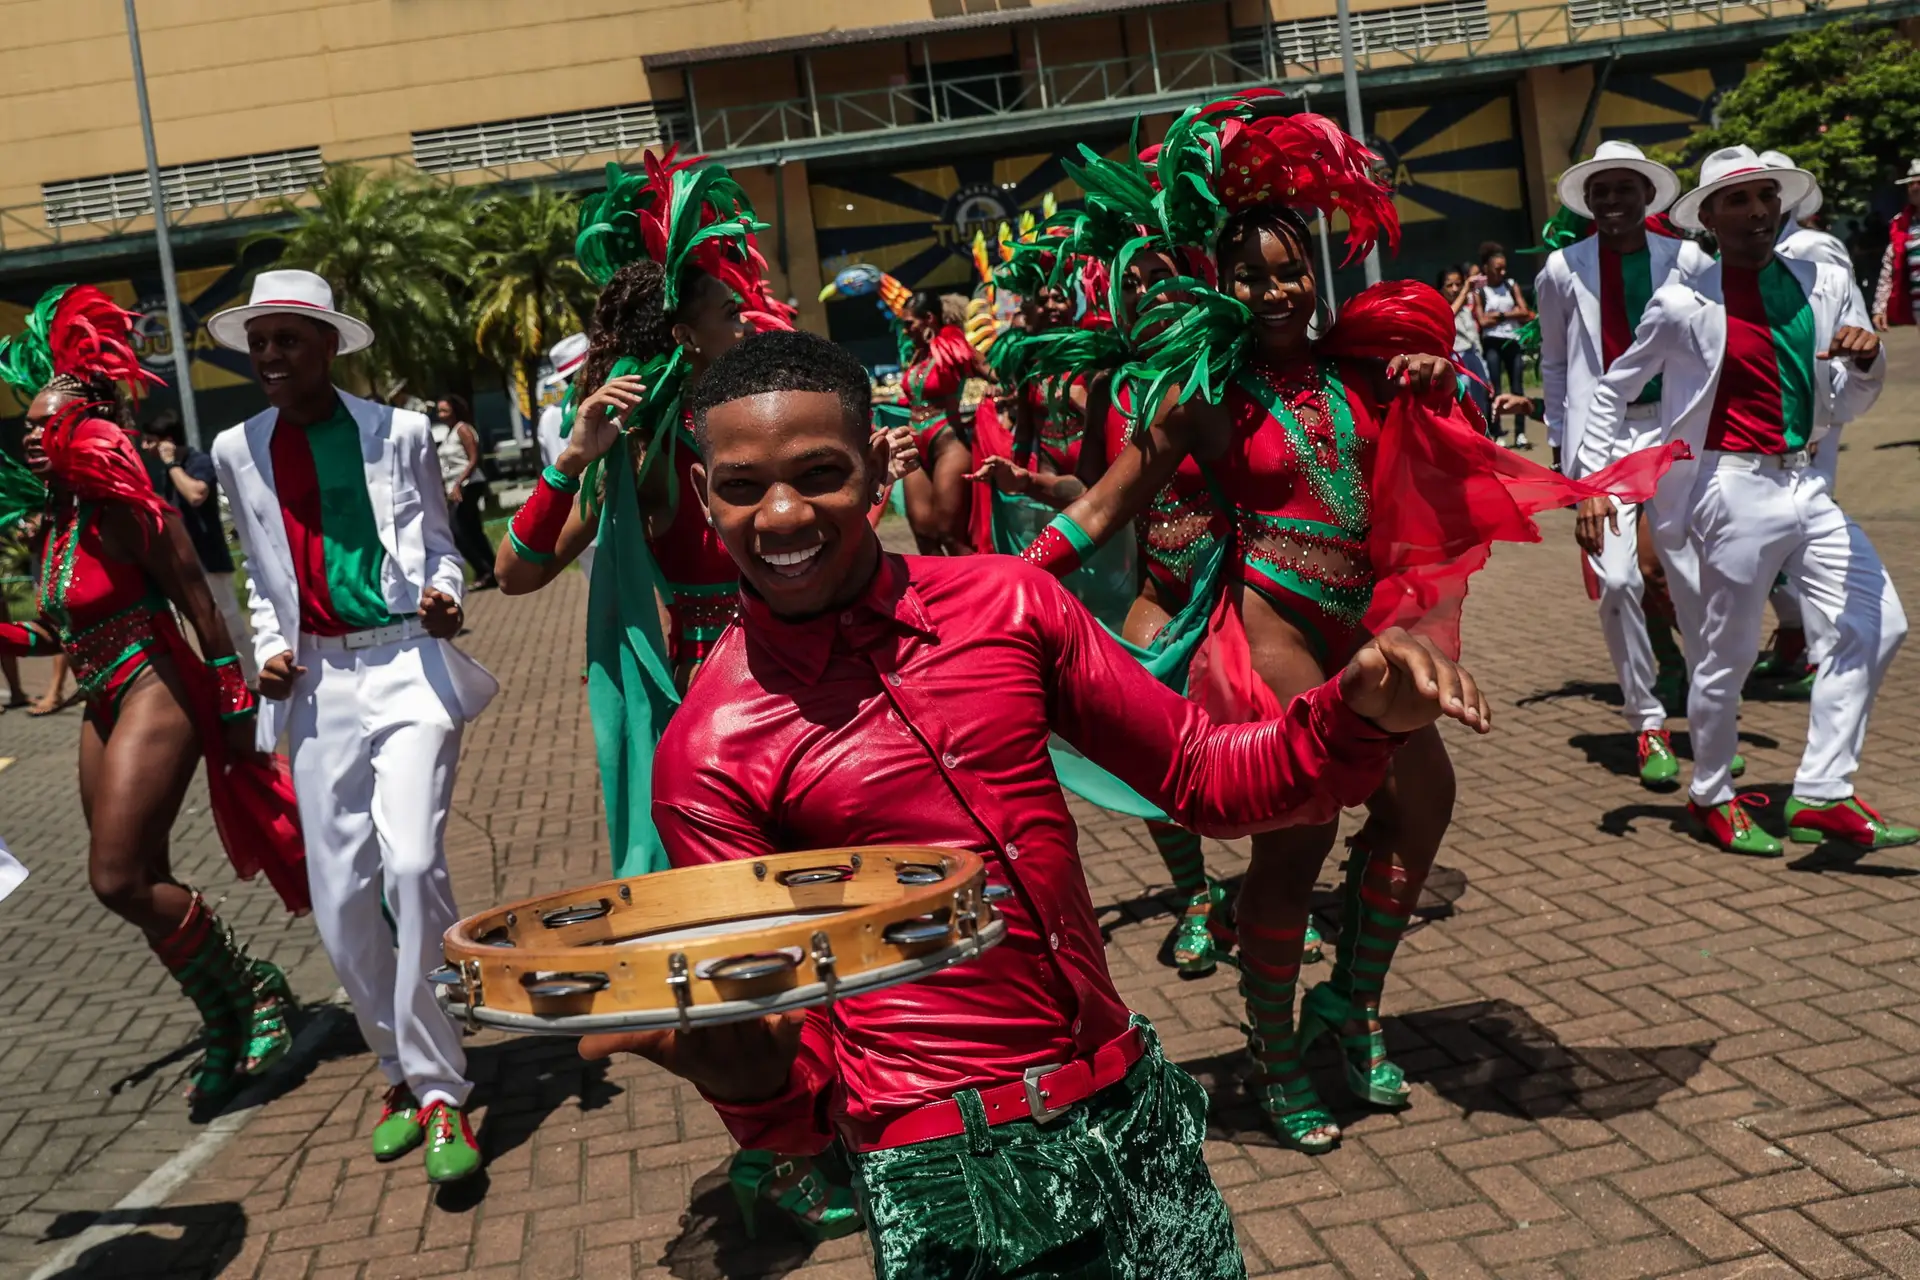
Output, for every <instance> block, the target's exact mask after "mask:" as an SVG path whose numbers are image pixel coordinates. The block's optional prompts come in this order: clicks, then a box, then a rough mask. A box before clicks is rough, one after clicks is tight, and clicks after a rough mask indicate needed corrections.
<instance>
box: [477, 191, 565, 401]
mask: <svg viewBox="0 0 1920 1280" xmlns="http://www.w3.org/2000/svg"><path fill="white" fill-rule="evenodd" d="M579 222H580V203H579V201H578V200H577V199H575V198H574V197H572V196H568V195H565V194H562V193H560V192H558V191H554V190H553V189H551V188H548V187H533V188H531V189H529V190H527V191H524V192H498V193H495V194H493V195H489V196H486V197H484V198H483V199H482V200H480V202H479V203H478V206H477V208H476V209H475V211H474V217H473V233H472V239H473V246H474V249H473V257H472V260H471V263H470V265H469V269H468V272H467V278H468V280H469V281H470V284H471V288H472V291H473V297H472V301H471V303H470V314H471V319H472V329H473V343H474V346H475V347H476V348H477V349H478V350H479V352H480V354H481V355H483V356H485V357H486V358H487V359H488V360H489V361H490V362H491V363H492V364H493V365H494V366H495V367H496V368H498V369H500V370H501V372H502V373H504V374H506V375H507V379H508V383H509V385H510V386H511V385H512V384H513V382H514V381H515V378H514V374H515V373H518V375H519V379H518V380H519V383H520V386H519V391H520V392H521V394H523V395H524V396H527V397H529V398H530V397H531V395H532V392H533V388H534V385H535V383H536V382H537V380H538V378H539V376H540V362H541V361H542V360H544V359H545V358H546V354H547V350H548V348H550V347H551V346H552V345H553V344H554V343H556V342H558V341H559V340H560V339H561V338H564V337H565V336H566V335H568V334H569V333H575V332H578V331H579V330H581V329H583V328H585V327H586V323H585V321H586V317H587V316H588V315H589V314H590V313H591V312H592V310H593V303H594V298H595V295H596V293H597V291H596V290H595V289H594V287H593V285H592V283H591V282H589V281H588V280H587V277H586V276H585V275H584V274H582V272H581V270H580V264H579V263H577V262H575V261H574V257H573V240H574V234H575V233H576V232H577V231H578V229H579ZM522 407H523V408H524V409H526V410H527V411H528V412H529V413H531V412H532V411H533V410H532V406H531V405H528V404H523V406H522Z"/></svg>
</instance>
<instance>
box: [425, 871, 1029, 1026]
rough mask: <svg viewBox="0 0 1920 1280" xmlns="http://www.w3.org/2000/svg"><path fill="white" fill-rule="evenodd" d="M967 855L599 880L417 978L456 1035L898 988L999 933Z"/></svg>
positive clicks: (803, 1001) (665, 1020)
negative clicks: (430, 988) (473, 1028)
mask: <svg viewBox="0 0 1920 1280" xmlns="http://www.w3.org/2000/svg"><path fill="white" fill-rule="evenodd" d="M994 888H995V889H997V890H999V893H995V894H992V895H989V893H988V886H987V878H986V868H985V865H984V864H983V863H982V862H981V860H980V856H979V855H978V854H975V853H969V852H966V851H965V850H960V849H935V848H917V847H913V846H885V847H877V848H865V849H822V850H818V851H815V852H811V853H781V854H773V855H770V856H768V857H764V858H753V859H742V860H740V861H737V862H717V863H713V864H710V865H707V866H700V867H684V868H681V869H679V870H676V871H660V872H655V873H654V874H652V875H647V876H632V877H629V878H627V879H625V880H609V881H607V882H606V883H604V884H597V885H593V886H590V887H588V888H584V889H575V890H571V891H569V892H566V893H555V894H547V895H545V896H544V897H539V898H529V899H527V900H526V901H524V902H515V903H510V904H508V905H507V906H504V907H495V908H494V909H492V910H491V911H483V912H481V913H480V914H479V915H475V916H469V917H468V918H467V919H465V920H462V921H461V922H460V923H459V924H456V925H455V926H453V928H451V929H449V930H447V936H446V954H447V965H446V967H445V968H443V969H437V970H435V971H434V972H433V973H431V974H429V975H428V978H429V980H430V981H432V982H435V983H437V984H438V985H439V986H440V988H441V991H442V993H443V995H444V997H445V1000H446V1004H447V1008H448V1010H449V1012H451V1013H452V1014H453V1015H454V1016H455V1017H460V1018H465V1019H466V1020H467V1022H468V1023H469V1024H470V1025H483V1026H491V1027H500V1028H502V1029H504V1030H508V1031H520V1032H531V1033H534V1034H545V1035H584V1034H586V1033H588V1032H596V1031H642V1030H650V1029H655V1028H661V1027H680V1028H683V1029H684V1028H692V1027H696V1026H704V1025H713V1024H717V1023H722V1022H737V1021H741V1020H743V1019H747V1018H755V1017H759V1016H761V1015H763V1014H768V1013H777V1012H779V1011H780V1010H783V1009H800V1008H805V1007H808V1006H810V1005H819V1004H826V1003H829V1002H831V1001H833V1000H836V999H839V998H841V997H844V996H853V995H861V994H863V993H865V992H868V991H877V990H879V989H880V988H882V987H890V986H893V985H894V984H895V983H900V982H911V981H913V980H914V979H916V978H921V977H924V976H926V975H927V974H929V973H933V972H934V971H936V970H939V969H944V968H946V967H947V966H948V965H951V964H959V963H960V962H961V961H963V960H970V959H972V958H973V957H974V956H977V955H979V954H980V953H981V952H982V951H985V950H986V949H987V948H988V947H991V946H993V945H994V944H996V943H998V942H999V941H1000V940H1001V939H1002V938H1004V937H1005V936H1006V932H1007V925H1006V921H1004V920H1002V919H1001V918H1000V916H999V913H998V912H996V911H995V910H994V909H993V907H992V906H991V905H990V904H989V901H988V899H989V897H990V896H993V897H997V896H999V894H1000V893H1004V892H1006V890H1005V888H1004V887H1003V886H994Z"/></svg>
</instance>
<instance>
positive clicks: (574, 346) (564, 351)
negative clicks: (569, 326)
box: [547, 333, 587, 378]
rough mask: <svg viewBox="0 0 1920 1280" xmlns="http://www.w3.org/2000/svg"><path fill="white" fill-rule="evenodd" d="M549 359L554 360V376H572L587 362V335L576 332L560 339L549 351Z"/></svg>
mask: <svg viewBox="0 0 1920 1280" xmlns="http://www.w3.org/2000/svg"><path fill="white" fill-rule="evenodd" d="M547 359H549V360H551V361H553V376H554V377H556V378H571V377H572V376H573V375H574V374H576V373H578V372H579V371H580V366H581V365H583V364H585V363H586V362H587V335H586V334H584V333H574V334H569V335H567V336H566V337H564V338H562V339H560V341H558V342H556V343H554V344H553V349H552V350H551V351H549V352H547Z"/></svg>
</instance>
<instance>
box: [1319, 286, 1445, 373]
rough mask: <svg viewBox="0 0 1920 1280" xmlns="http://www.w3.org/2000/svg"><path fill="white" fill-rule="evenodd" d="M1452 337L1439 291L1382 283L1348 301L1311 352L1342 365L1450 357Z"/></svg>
mask: <svg viewBox="0 0 1920 1280" xmlns="http://www.w3.org/2000/svg"><path fill="white" fill-rule="evenodd" d="M1453 332H1454V331H1453V308H1452V307H1450V306H1448V305H1447V300H1446V299H1445V298H1443V297H1441V296H1440V292H1439V290H1437V289H1435V288H1434V287H1433V286H1432V285H1429V284H1422V283H1421V282H1420V281H1418V280H1382V281H1381V282H1380V283H1379V284H1376V285H1373V286H1371V287H1370V288H1366V289H1362V290H1361V291H1360V292H1359V293H1356V294H1354V295H1353V296H1352V297H1350V298H1348V299H1347V300H1346V302H1345V303H1344V304H1343V305H1342V306H1341V308H1340V314H1339V316H1338V318H1336V319H1335V321H1334V325H1333V328H1332V329H1330V330H1328V331H1327V335H1326V336H1325V337H1324V338H1322V339H1320V341H1318V342H1316V343H1314V346H1313V349H1314V353H1315V354H1316V355H1320V356H1326V357H1333V358H1337V359H1347V360H1391V359H1392V358H1393V357H1395V356H1397V355H1430V356H1441V357H1443V358H1446V357H1451V356H1452V355H1453Z"/></svg>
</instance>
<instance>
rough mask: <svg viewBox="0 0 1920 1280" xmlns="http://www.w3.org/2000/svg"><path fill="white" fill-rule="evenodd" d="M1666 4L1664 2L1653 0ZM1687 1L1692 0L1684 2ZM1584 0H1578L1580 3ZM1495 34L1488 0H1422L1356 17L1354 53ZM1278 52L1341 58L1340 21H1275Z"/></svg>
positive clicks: (1287, 56) (1298, 58)
mask: <svg viewBox="0 0 1920 1280" xmlns="http://www.w3.org/2000/svg"><path fill="white" fill-rule="evenodd" d="M1585 2H1586V3H1589V4H1595V5H1598V4H1603V3H1606V4H1619V3H1641V2H1645V0H1585ZM1651 2H1653V3H1663V2H1664V0H1651ZM1680 2H1681V3H1686V2H1687V0H1680ZM1578 3H1580V0H1576V7H1577V5H1578ZM1490 32H1491V28H1490V26H1489V24H1488V21H1487V5H1486V0H1460V2H1459V3H1452V4H1418V5H1409V6H1407V7H1406V8H1404V9H1376V10H1374V11H1373V12H1372V13H1356V14H1354V15H1353V52H1354V54H1355V56H1360V55H1363V54H1367V53H1386V52H1390V51H1393V50H1408V49H1424V48H1428V47H1430V46H1432V45H1437V44H1463V43H1466V42H1469V41H1473V40H1485V39H1486V38H1487V37H1488V35H1489V34H1490ZM1273 44H1274V55H1275V57H1277V58H1278V59H1279V60H1280V62H1281V63H1282V64H1283V65H1284V64H1286V63H1304V64H1309V65H1310V64H1312V63H1316V62H1323V61H1327V60H1329V59H1337V58H1339V56H1340V21H1339V19H1337V18H1303V19H1301V20H1300V21H1298V22H1276V23H1274V24H1273Z"/></svg>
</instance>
